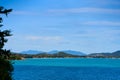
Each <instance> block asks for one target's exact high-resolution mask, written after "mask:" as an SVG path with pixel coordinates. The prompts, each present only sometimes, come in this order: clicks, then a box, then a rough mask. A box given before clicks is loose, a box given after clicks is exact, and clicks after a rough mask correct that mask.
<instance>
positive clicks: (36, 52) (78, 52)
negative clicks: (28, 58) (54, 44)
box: [20, 50, 86, 55]
mask: <svg viewBox="0 0 120 80" xmlns="http://www.w3.org/2000/svg"><path fill="white" fill-rule="evenodd" d="M58 52H64V53H68V54H72V55H86V54H85V53H83V52H80V51H73V50H63V51H58V50H53V51H49V52H44V51H37V50H27V51H22V52H20V53H22V54H41V53H48V54H55V53H58Z"/></svg>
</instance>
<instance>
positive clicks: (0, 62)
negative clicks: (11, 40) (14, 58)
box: [0, 7, 13, 80]
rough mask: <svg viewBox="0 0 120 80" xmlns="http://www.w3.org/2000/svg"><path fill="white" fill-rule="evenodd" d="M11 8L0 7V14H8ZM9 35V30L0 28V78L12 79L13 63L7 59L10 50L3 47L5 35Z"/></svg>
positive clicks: (1, 20) (0, 20)
mask: <svg viewBox="0 0 120 80" xmlns="http://www.w3.org/2000/svg"><path fill="white" fill-rule="evenodd" d="M11 11H12V9H4V7H0V14H5V15H6V16H7V15H8V13H9V12H11ZM2 22H3V19H2V17H0V27H2V26H3V25H2ZM8 36H11V34H10V31H9V30H3V31H2V30H0V80H13V79H12V71H13V65H12V63H11V61H9V60H8V59H9V57H10V55H11V54H10V50H6V49H3V47H4V45H5V43H6V42H7V39H6V37H8Z"/></svg>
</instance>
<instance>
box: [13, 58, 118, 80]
mask: <svg viewBox="0 0 120 80" xmlns="http://www.w3.org/2000/svg"><path fill="white" fill-rule="evenodd" d="M14 66H15V71H14V78H15V80H120V59H79V58H77V59H75V58H67V59H64V58H61V59H58V58H56V59H25V60H20V61H15V64H14Z"/></svg>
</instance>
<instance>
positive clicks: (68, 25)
mask: <svg viewBox="0 0 120 80" xmlns="http://www.w3.org/2000/svg"><path fill="white" fill-rule="evenodd" d="M0 5H2V6H4V7H5V8H12V9H13V12H12V13H11V14H9V16H8V17H5V16H3V18H4V23H3V24H4V29H10V30H11V31H12V34H13V36H12V37H10V38H9V41H8V43H7V44H6V46H5V48H7V49H10V50H12V51H15V52H20V51H24V50H29V49H33V50H41V51H51V50H77V51H81V52H84V53H94V52H113V51H116V50H120V37H119V35H120V0H0Z"/></svg>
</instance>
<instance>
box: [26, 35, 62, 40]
mask: <svg viewBox="0 0 120 80" xmlns="http://www.w3.org/2000/svg"><path fill="white" fill-rule="evenodd" d="M25 38H26V39H27V40H42V41H60V40H62V37H60V36H27V37H25Z"/></svg>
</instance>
